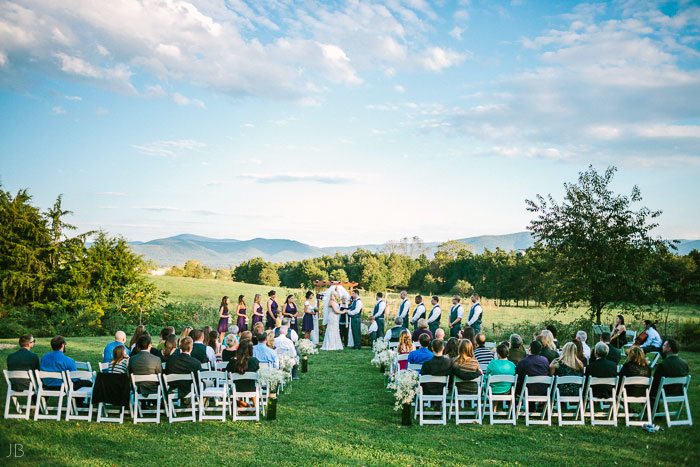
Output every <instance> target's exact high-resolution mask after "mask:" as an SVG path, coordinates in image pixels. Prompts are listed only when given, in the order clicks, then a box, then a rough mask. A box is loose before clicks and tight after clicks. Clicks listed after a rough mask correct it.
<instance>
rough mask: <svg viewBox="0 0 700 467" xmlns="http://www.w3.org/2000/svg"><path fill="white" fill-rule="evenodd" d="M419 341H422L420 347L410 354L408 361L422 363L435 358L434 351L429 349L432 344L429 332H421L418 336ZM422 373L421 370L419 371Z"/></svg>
mask: <svg viewBox="0 0 700 467" xmlns="http://www.w3.org/2000/svg"><path fill="white" fill-rule="evenodd" d="M418 342H420V347H418V348H417V349H416V350H414V351H413V352H411V353H409V354H408V363H409V364H412V365H422V364H423V363H424V362H427V361H428V360H430V359H431V358H433V356H434V355H433V353H432V352H431V351H430V350H428V346H429V345H430V337H429V336H428V335H427V334H421V335H420V336H419V337H418ZM419 373H420V372H419Z"/></svg>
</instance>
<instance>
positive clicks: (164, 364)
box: [160, 362, 168, 371]
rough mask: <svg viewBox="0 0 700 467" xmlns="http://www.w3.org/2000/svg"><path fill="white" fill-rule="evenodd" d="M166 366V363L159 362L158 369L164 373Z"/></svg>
mask: <svg viewBox="0 0 700 467" xmlns="http://www.w3.org/2000/svg"><path fill="white" fill-rule="evenodd" d="M167 365H168V362H160V367H161V368H162V369H163V371H165V367H166V366H167Z"/></svg>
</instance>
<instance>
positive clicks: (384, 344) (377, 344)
mask: <svg viewBox="0 0 700 467" xmlns="http://www.w3.org/2000/svg"><path fill="white" fill-rule="evenodd" d="M388 348H389V341H386V340H384V338H383V337H379V338H378V339H377V340H376V341H374V345H373V346H372V352H374V353H375V355H376V354H378V353H379V352H382V351H384V350H386V349H388Z"/></svg>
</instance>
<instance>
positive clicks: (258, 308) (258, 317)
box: [253, 293, 265, 332]
mask: <svg viewBox="0 0 700 467" xmlns="http://www.w3.org/2000/svg"><path fill="white" fill-rule="evenodd" d="M261 301H262V295H260V294H259V293H256V294H255V298H253V327H255V325H256V324H258V323H261V324H262V322H263V318H264V317H265V314H264V313H263V307H262V305H261V303H260V302H261ZM253 332H255V331H253Z"/></svg>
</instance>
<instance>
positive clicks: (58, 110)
mask: <svg viewBox="0 0 700 467" xmlns="http://www.w3.org/2000/svg"><path fill="white" fill-rule="evenodd" d="M51 110H53V113H55V114H56V115H65V114H67V113H68V112H66V109H64V108H63V107H61V106H60V105H57V106H55V107H53V108H52V109H51Z"/></svg>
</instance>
